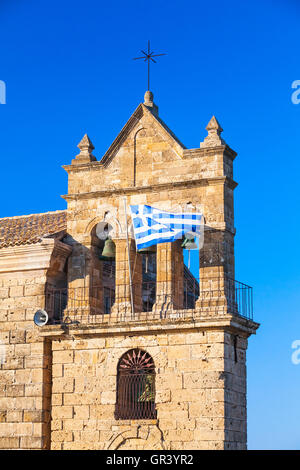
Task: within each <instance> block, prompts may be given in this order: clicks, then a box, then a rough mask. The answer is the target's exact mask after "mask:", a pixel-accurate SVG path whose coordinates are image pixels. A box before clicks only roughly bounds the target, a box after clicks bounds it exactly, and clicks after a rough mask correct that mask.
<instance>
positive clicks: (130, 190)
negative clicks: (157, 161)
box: [61, 176, 238, 201]
mask: <svg viewBox="0 0 300 470" xmlns="http://www.w3.org/2000/svg"><path fill="white" fill-rule="evenodd" d="M217 184H221V185H222V184H227V186H228V187H229V188H230V189H235V188H236V187H237V185H238V183H236V182H235V181H234V180H233V179H231V178H228V177H227V176H218V177H215V178H201V179H195V180H188V181H172V182H168V183H160V184H153V185H151V186H139V187H134V186H131V187H127V188H111V189H104V190H103V191H94V192H89V193H77V194H64V195H62V196H61V197H62V198H63V199H65V200H66V201H73V200H77V199H93V198H99V197H106V196H111V195H113V196H114V195H119V194H127V195H130V194H138V193H146V192H153V191H161V190H164V189H166V190H169V189H171V188H181V187H182V188H192V187H195V186H210V185H211V186H213V185H217Z"/></svg>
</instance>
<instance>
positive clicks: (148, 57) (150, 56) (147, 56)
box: [133, 41, 166, 91]
mask: <svg viewBox="0 0 300 470" xmlns="http://www.w3.org/2000/svg"><path fill="white" fill-rule="evenodd" d="M141 52H142V53H143V54H144V55H143V56H142V57H134V59H133V60H138V59H144V61H145V62H146V61H147V62H148V91H150V60H152V62H154V63H155V64H156V60H154V59H153V57H159V56H161V55H166V54H154V52H150V41H148V51H147V52H145V51H141Z"/></svg>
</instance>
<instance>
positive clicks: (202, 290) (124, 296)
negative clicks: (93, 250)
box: [45, 277, 253, 324]
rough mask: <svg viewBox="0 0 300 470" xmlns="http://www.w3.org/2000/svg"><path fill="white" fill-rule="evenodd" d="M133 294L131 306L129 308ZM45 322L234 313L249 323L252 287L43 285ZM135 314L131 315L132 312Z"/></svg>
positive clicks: (186, 282) (224, 283)
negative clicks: (46, 315) (57, 286)
mask: <svg viewBox="0 0 300 470" xmlns="http://www.w3.org/2000/svg"><path fill="white" fill-rule="evenodd" d="M131 293H132V301H133V302H132V303H133V309H132V304H131ZM45 307H46V311H47V313H48V315H49V324H62V323H65V324H66V323H73V324H98V323H105V324H110V323H116V322H117V323H118V322H128V321H143V320H144V321H154V320H163V319H168V320H170V321H172V320H176V319H179V320H180V319H194V318H201V317H206V316H209V317H211V316H224V315H226V314H231V315H237V316H240V317H243V318H246V319H248V320H253V295H252V287H250V286H247V285H246V284H243V283H241V282H239V281H236V280H233V279H230V278H224V277H222V278H215V279H210V280H205V281H201V280H200V281H199V280H196V279H195V278H190V279H183V280H181V281H180V282H172V281H165V282H158V281H156V282H155V281H151V282H141V283H139V284H133V285H132V291H131V289H130V285H129V283H127V284H121V285H116V286H114V287H108V286H104V285H103V283H102V284H98V285H91V286H82V287H69V288H68V289H66V288H64V289H54V288H51V287H47V290H46V305H45ZM132 310H133V311H132Z"/></svg>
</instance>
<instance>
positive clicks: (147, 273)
mask: <svg viewBox="0 0 300 470" xmlns="http://www.w3.org/2000/svg"><path fill="white" fill-rule="evenodd" d="M139 253H140V255H141V256H142V299H143V303H142V305H143V312H151V310H152V307H153V305H154V304H155V300H156V271H157V261H156V253H157V250H156V246H151V247H149V248H146V249H144V250H140V251H139Z"/></svg>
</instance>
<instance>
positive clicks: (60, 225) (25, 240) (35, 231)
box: [0, 210, 67, 248]
mask: <svg viewBox="0 0 300 470" xmlns="http://www.w3.org/2000/svg"><path fill="white" fill-rule="evenodd" d="M66 229H67V211H66V210H62V211H55V212H45V213H43V214H31V215H22V216H17V217H5V218H3V219H0V248H4V247H8V246H16V245H30V244H32V243H38V242H39V241H40V240H41V238H42V237H47V236H48V237H49V236H54V235H55V234H57V233H59V232H63V231H66Z"/></svg>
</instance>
